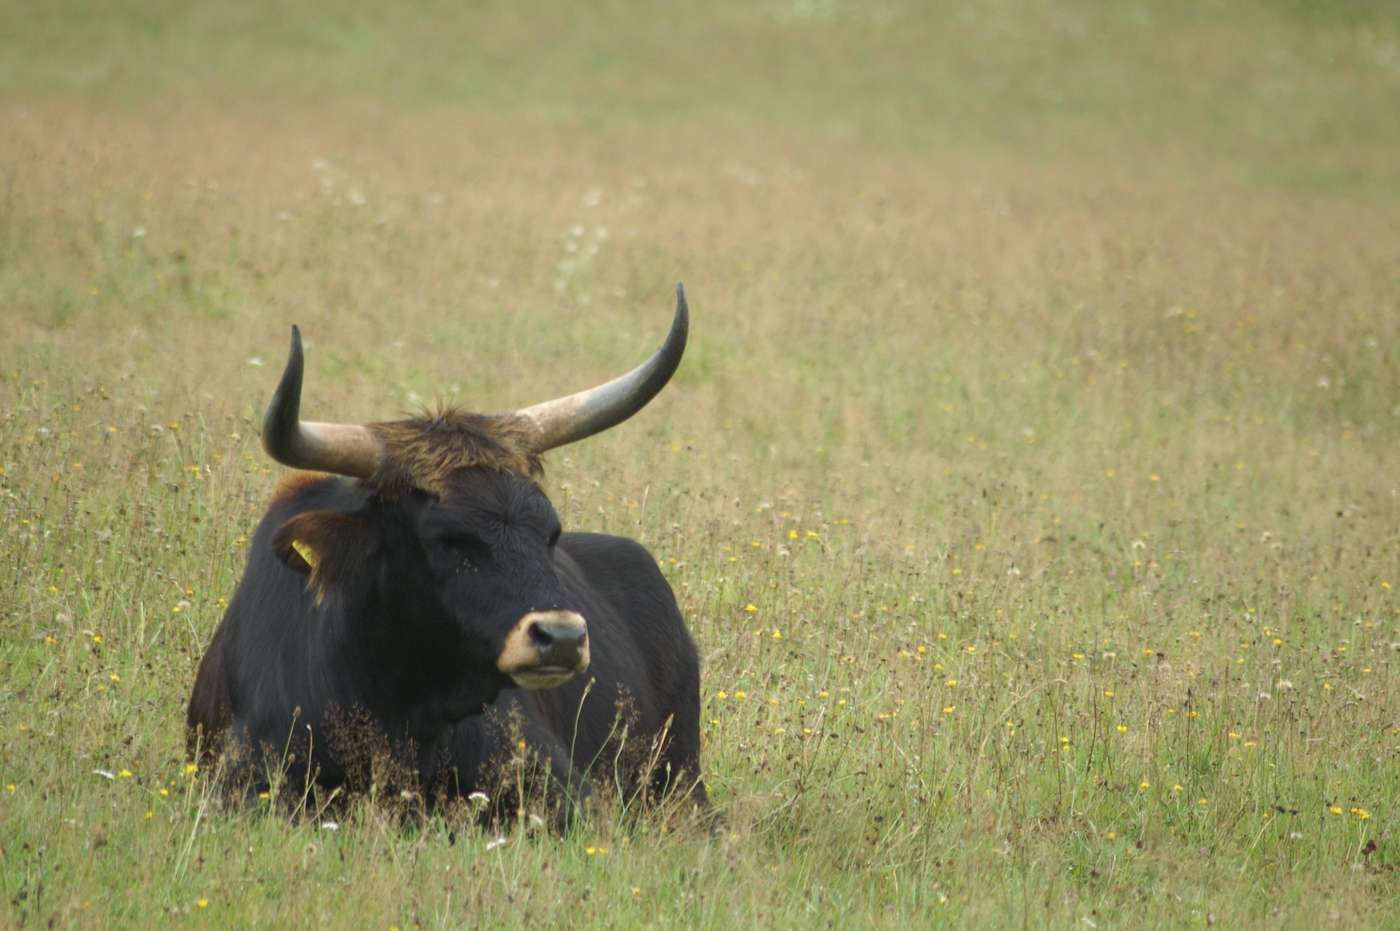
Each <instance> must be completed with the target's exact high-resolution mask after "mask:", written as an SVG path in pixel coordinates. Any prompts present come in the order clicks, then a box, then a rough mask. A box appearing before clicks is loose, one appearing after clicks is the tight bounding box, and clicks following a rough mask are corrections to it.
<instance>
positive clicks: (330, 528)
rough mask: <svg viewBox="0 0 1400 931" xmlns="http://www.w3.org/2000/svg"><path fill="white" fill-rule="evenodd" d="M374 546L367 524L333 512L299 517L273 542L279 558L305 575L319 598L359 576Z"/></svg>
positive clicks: (299, 515) (275, 537)
mask: <svg viewBox="0 0 1400 931" xmlns="http://www.w3.org/2000/svg"><path fill="white" fill-rule="evenodd" d="M375 545H376V541H375V536H374V532H373V529H372V528H371V527H370V525H369V523H368V522H367V521H365V520H364V519H362V518H360V517H356V516H355V515H353V514H341V513H338V512H336V511H308V512H306V513H305V514H298V515H296V516H295V517H293V518H292V519H290V520H288V521H287V522H286V523H285V524H283V525H282V526H281V528H279V529H278V531H277V534H276V535H275V536H274V537H273V538H272V549H273V551H274V552H276V553H277V556H278V558H279V559H281V560H282V561H283V562H284V563H286V564H287V565H288V567H290V568H292V569H294V570H296V571H297V572H301V573H303V574H305V575H307V576H308V577H309V579H310V581H311V583H312V584H314V585H315V586H316V588H317V589H318V590H319V591H320V593H321V594H322V595H324V594H325V592H326V591H327V590H328V589H330V588H332V587H334V586H336V585H338V584H341V583H343V582H347V581H349V580H350V579H352V578H353V577H354V576H355V575H356V574H357V573H358V572H360V571H361V569H363V567H364V565H365V563H366V562H367V560H368V559H369V557H370V555H371V554H372V553H373V552H374V549H375Z"/></svg>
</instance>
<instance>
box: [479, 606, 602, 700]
mask: <svg viewBox="0 0 1400 931" xmlns="http://www.w3.org/2000/svg"><path fill="white" fill-rule="evenodd" d="M496 668H497V669H499V670H500V671H501V672H503V673H505V674H506V675H508V676H510V677H511V679H513V680H514V681H515V684H516V685H518V686H520V687H521V688H526V689H548V688H553V687H554V686H556V685H561V684H563V683H565V682H567V681H569V680H570V679H572V678H573V677H574V676H575V675H577V674H578V673H581V672H583V671H584V670H586V669H587V668H588V625H587V624H585V623H584V621H583V617H582V616H581V615H579V614H578V613H577V612H575V611H531V612H530V613H529V614H527V615H525V616H524V617H522V618H521V619H520V620H519V621H518V622H517V623H516V625H515V626H514V627H512V628H511V631H510V633H509V634H507V635H506V644H505V648H504V649H502V650H501V655H500V658H499V659H497V660H496Z"/></svg>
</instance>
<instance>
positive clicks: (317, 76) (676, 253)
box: [0, 0, 1400, 929]
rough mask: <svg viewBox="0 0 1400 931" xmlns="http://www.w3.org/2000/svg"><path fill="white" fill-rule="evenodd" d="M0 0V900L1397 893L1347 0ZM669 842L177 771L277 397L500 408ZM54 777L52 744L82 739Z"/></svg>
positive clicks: (266, 923) (130, 916)
mask: <svg viewBox="0 0 1400 931" xmlns="http://www.w3.org/2000/svg"><path fill="white" fill-rule="evenodd" d="M463 6H465V5H463V4H449V3H435V4H424V5H421V6H419V7H418V8H417V11H416V12H415V13H414V14H413V15H412V16H410V15H408V14H407V13H402V12H397V8H394V7H391V6H389V5H384V4H367V3H366V4H361V5H355V4H346V5H343V6H342V7H341V8H340V10H339V11H337V12H335V13H331V12H327V11H315V10H311V9H309V8H307V6H306V5H301V4H287V3H248V4H233V5H223V6H220V7H213V6H211V7H208V8H203V7H199V8H196V9H190V8H189V5H186V4H176V3H169V2H155V0H152V2H135V0H128V2H110V3H104V4H100V5H93V4H90V3H71V2H51V3H43V4H21V3H14V2H11V3H4V4H0V528H2V529H0V668H3V670H4V675H3V676H2V677H0V733H2V734H3V738H0V891H3V901H2V902H0V915H3V919H0V920H2V921H3V923H4V924H5V925H6V926H15V927H44V926H50V925H52V926H60V927H61V926H68V927H104V926H121V927H137V926H152V925H166V924H181V925H188V926H191V927H197V926H206V925H207V926H216V927H250V926H261V927H292V926H318V927H366V928H373V927H379V928H390V927H395V926H397V927H400V928H408V927H413V926H415V925H421V926H422V927H434V928H436V927H506V926H527V927H557V926H607V927H671V926H682V927H716V928H722V927H793V928H806V927H825V926H829V927H837V928H848V927H894V928H910V927H1028V928H1039V927H1055V928H1071V927H1073V928H1089V927H1098V928H1109V927H1122V928H1131V927H1164V928H1176V927H1205V926H1210V925H1214V926H1217V927H1223V928H1255V927H1258V928H1263V927H1268V928H1300V929H1301V928H1317V927H1377V928H1386V927H1389V928H1394V927H1396V926H1397V925H1400V906H1397V905H1396V902H1397V901H1400V810H1398V809H1397V799H1400V679H1397V676H1398V675H1400V668H1397V667H1400V591H1397V586H1400V480H1398V479H1397V476H1400V120H1397V119H1396V114H1397V113H1400V13H1397V12H1396V10H1397V8H1396V7H1395V6H1394V5H1392V4H1389V3H1381V2H1374V3H1363V2H1352V3H1347V4H1330V5H1322V4H1311V3H1305V2H1302V0H1276V2H1262V0H1259V2H1248V0H1243V2H1230V3H1226V2H1205V0H1188V2H1184V3H1166V2H1163V3H1146V2H1142V0H1125V2H1121V3H1114V4H1104V5H1101V4H1097V3H1093V2H1090V0H1064V2H1060V3H1050V2H1036V0H1025V2H1019V3H1012V2H995V3H987V4H975V5H971V6H970V7H967V8H963V7H962V6H960V5H952V4H949V5H946V6H943V5H939V6H935V7H930V6H929V5H924V4H913V3H907V4H906V3H903V2H898V0H886V2H879V3H871V4H847V3H842V2H839V0H796V2H792V3H777V2H773V3H756V4H744V3H734V4H727V3H726V4H714V5H708V6H703V8H700V9H693V8H684V9H682V8H674V9H673V8H664V7H653V6H649V5H644V4H635V3H628V2H622V0H610V2H606V3H599V4H572V5H570V4H560V3H554V2H548V3H546V2H535V3H528V4H506V3H486V4H478V5H473V8H472V9H471V10H470V11H468V10H463V9H461V7H463ZM678 279H681V280H684V282H685V284H686V287H687V291H688V293H689V295H690V298H691V305H692V313H693V321H692V340H691V346H690V349H689V350H688V353H687V356H686V360H685V362H684V364H683V366H682V369H681V371H680V373H679V375H678V376H677V378H676V380H675V381H674V382H673V384H672V385H671V386H670V387H668V388H667V390H666V391H665V392H663V394H662V395H661V396H660V397H659V398H658V400H657V401H656V402H655V403H654V404H652V405H651V407H650V408H648V410H647V411H646V412H645V413H643V414H642V415H640V416H639V417H638V418H637V419H635V420H633V421H631V422H629V423H628V424H627V425H626V426H624V427H621V428H619V429H617V430H615V431H613V432H610V433H608V434H606V435H604V436H601V437H598V438H596V439H593V440H589V441H587V442H585V443H583V444H580V445H577V446H573V447H569V448H567V449H564V450H559V451H557V452H555V453H554V454H552V455H551V457H550V458H549V459H548V460H547V470H548V472H547V479H546V487H547V490H548V491H549V493H550V495H551V497H552V499H553V500H554V502H555V504H556V505H557V506H558V508H559V510H560V512H561V516H562V517H563V518H564V522H565V525H566V527H572V528H574V529H595V530H606V531H611V532H619V533H626V534H628V535H632V536H635V537H636V538H638V539H640V540H642V541H643V542H645V543H646V544H647V545H648V546H649V547H650V548H651V549H652V551H653V552H654V553H655V554H656V555H657V556H658V557H659V558H660V559H661V560H662V564H663V569H664V571H665V572H666V574H667V575H668V576H669V578H670V580H671V582H672V584H673V586H674V587H675V589H676V591H677V594H678V596H679V598H680V602H681V606H682V608H683V610H684V612H685V614H686V616H687V618H688V619H689V622H690V625H691V628H692V630H693V632H694V634H695V637H696V640H697V642H698V645H699V647H700V651H701V656H702V663H703V705H704V720H705V722H706V724H705V732H704V739H705V745H704V757H703V760H704V764H705V767H706V781H707V782H708V784H709V785H710V787H711V792H712V797H713V798H714V799H715V800H716V802H717V804H718V806H719V807H720V809H721V811H722V812H723V817H724V826H723V828H722V829H721V830H720V831H718V832H716V833H714V834H710V833H707V832H706V831H705V830H704V829H703V828H702V827H700V826H698V825H690V824H687V823H685V822H674V821H673V822H665V821H661V820H659V819H654V818H646V817H643V818H623V819H619V818H616V817H614V816H613V815H612V814H611V813H610V809H609V808H608V807H607V806H604V807H603V808H602V809H600V810H599V811H598V812H596V813H595V814H594V815H593V816H592V817H590V818H588V819H586V820H585V821H583V822H582V823H580V824H578V825H576V826H575V827H574V828H573V829H572V830H571V831H570V833H568V834H567V835H566V836H564V837H558V836H549V835H539V834H533V833H527V832H523V831H521V832H512V833H509V834H508V835H506V843H505V844H503V845H499V846H497V845H494V844H491V845H490V849H488V844H490V842H492V841H493V840H494V834H490V833H482V832H480V831H477V830H475V829H472V828H470V827H467V826H465V825H464V824H463V823H462V821H461V819H460V817H457V816H445V817H436V818H433V819H430V820H429V821H428V822H427V823H425V824H422V825H419V826H416V827H414V826H408V827H406V826H403V825H400V824H398V823H397V822H396V821H395V820H394V819H393V818H392V817H391V816H390V815H389V814H388V813H386V812H385V811H383V810H382V809H380V808H379V807H377V806H375V805H373V804H368V803H366V804H358V805H355V806H354V807H353V808H352V809H351V810H350V811H348V812H346V813H345V814H344V815H343V817H341V818H340V821H339V829H338V830H335V831H332V830H329V829H327V828H325V827H323V826H322V825H321V824H320V823H319V822H318V821H316V820H314V819H313V820H309V821H295V822H289V821H288V820H287V819H285V818H283V817H281V816H279V815H278V814H277V813H276V812H275V811H273V810H271V809H269V811H268V812H266V813H249V812H233V811H228V810H224V809H223V808H221V807H220V806H219V805H218V804H217V803H216V802H215V801H214V799H213V798H212V797H211V796H212V793H211V790H210V787H209V785H208V780H206V779H203V778H202V774H200V773H197V772H196V773H190V772H188V771H187V769H186V764H185V760H184V758H183V713H184V703H185V701H186V699H187V696H188V693H189V688H190V685H191V682H192V679H193V675H194V669H195V664H196V662H197V661H198V658H199V656H200V655H201V653H202V651H203V648H204V646H205V644H206V643H207V641H208V638H209V635H210V633H211V632H212V630H213V628H214V625H215V624H216V623H217V621H218V618H219V617H220V614H221V611H222V608H223V605H224V604H225V599H226V598H227V597H228V596H229V595H230V594H231V592H232V589H233V586H234V584H235V582H236V581H237V578H238V576H239V573H240V572H241V569H242V564H243V561H244V556H245V549H246V546H247V538H248V536H249V535H250V534H251V532H252V528H253V527H254V525H255V523H256V521H257V520H258V518H259V516H260V514H261V511H262V508H263V507H264V505H265V503H266V501H267V499H268V497H269V495H270V494H271V491H272V489H273V487H274V485H275V483H276V481H277V477H278V474H279V473H280V471H281V470H280V468H278V467H276V466H275V465H274V464H273V463H271V462H270V461H269V460H267V459H266V458H265V457H264V455H263V454H262V452H261V449H260V447H259V443H258V438H257V423H258V420H259V417H260V413H261V410H262V407H263V405H264V404H265V403H266V401H267V399H268V397H269V395H270V393H271V390H272V387H273V385H274V383H275V380H276V377H277V373H278V370H279V367H280V365H281V362H282V360H283V353H284V352H285V351H286V342H287V333H288V328H289V325H290V324H291V323H293V322H295V323H299V324H300V325H301V327H302V330H303V332H304V334H305V335H306V336H307V337H308V341H309V347H308V376H307V384H306V393H305V400H304V407H303V410H304V411H306V412H307V414H308V416H310V417H313V418H325V419H334V420H345V421H356V420H360V421H367V420H373V419H383V418H388V417H392V416H394V415H396V414H397V413H399V412H402V411H406V410H412V409H414V408H416V407H418V406H421V405H423V404H426V403H429V402H431V401H433V400H435V399H438V398H443V399H448V400H452V401H457V402H459V403H462V404H466V405H468V406H471V407H475V408H478V409H481V410H496V409H500V408H503V407H513V406H518V405H520V404H524V403H531V402H534V401H537V400H540V399H542V398H545V397H549V396H555V395H559V394H563V393H565V392H568V391H572V390H575V389H577V388H580V387H584V386H586V385H589V384H593V383H595V382H597V381H599V380H601V379H602V378H605V377H610V376H611V375H613V374H616V373H617V372H620V371H622V370H623V369H625V368H627V367H629V366H631V365H632V364H635V363H636V362H637V361H640V360H641V359H642V358H644V357H645V356H646V354H647V353H648V352H649V351H651V350H652V349H653V348H654V347H655V345H656V344H657V343H658V341H659V340H660V338H661V336H662V334H663V333H664V331H665V328H666V325H667V323H668V321H669V313H670V309H671V304H670V294H671V288H672V286H673V285H674V282H675V281H676V280H678ZM99 771H100V772H99Z"/></svg>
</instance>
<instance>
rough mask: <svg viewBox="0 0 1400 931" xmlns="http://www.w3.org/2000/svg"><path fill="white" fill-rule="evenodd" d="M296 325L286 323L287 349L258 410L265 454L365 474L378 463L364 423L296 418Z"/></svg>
mask: <svg viewBox="0 0 1400 931" xmlns="http://www.w3.org/2000/svg"><path fill="white" fill-rule="evenodd" d="M303 368H304V361H303V359H302V354H301V330H299V329H298V328H297V327H295V326H293V327H292V349H291V352H290V353H289V354H288V355H287V367H286V369H284V370H283V372H282V380H281V381H280V382H278V383H277V392H276V393H275V394H273V396H272V403H270V404H268V406H267V413H266V414H265V415H263V428H262V442H263V449H265V450H267V454H268V455H269V456H271V457H272V458H273V459H276V460H277V461H278V462H280V463H282V464H283V465H288V466H291V467H292V468H294V469H310V470H312V471H316V472H334V473H336V474H338V475H351V476H354V477H355V478H369V477H370V476H371V475H373V474H374V471H375V469H376V468H378V466H379V460H380V457H381V455H382V452H383V450H382V447H381V446H380V445H379V441H378V440H377V439H375V437H374V434H372V433H371V432H370V431H369V429H368V428H367V427H362V426H359V425H357V424H343V423H302V421H301V374H302V369H303Z"/></svg>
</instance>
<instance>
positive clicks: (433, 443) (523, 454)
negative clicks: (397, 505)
mask: <svg viewBox="0 0 1400 931" xmlns="http://www.w3.org/2000/svg"><path fill="white" fill-rule="evenodd" d="M369 429H370V430H372V431H373V432H374V435H375V436H376V437H378V439H379V441H380V442H381V443H383V444H384V459H383V461H382V462H381V463H380V465H379V470H378V471H377V472H376V473H375V474H374V475H373V476H372V477H371V478H370V479H369V484H370V485H371V486H373V487H374V488H375V489H377V490H378V491H380V493H382V494H390V495H393V494H401V493H403V492H405V491H407V490H409V489H410V488H418V489H421V490H422V491H426V492H428V493H430V494H433V495H438V496H441V495H442V493H443V492H444V491H445V490H446V488H447V486H448V483H449V481H450V478H451V476H452V474H453V473H454V472H457V471H458V470H460V469H470V468H485V469H492V470H494V471H497V472H508V473H511V474H514V475H520V476H526V477H537V476H539V475H540V474H541V472H542V471H543V467H542V465H541V462H540V457H539V454H538V453H536V452H534V451H533V450H531V449H530V444H529V442H528V440H529V436H530V434H529V426H528V424H527V423H526V422H525V421H524V420H523V419H521V418H519V417H512V416H509V415H500V414H495V415H492V414H473V413H470V412H468V411H462V410H457V409H456V408H442V409H440V410H438V411H436V412H433V413H429V414H425V415H423V416H420V417H411V418H409V419H407V420H395V421H389V422H385V423H374V424H370V425H369Z"/></svg>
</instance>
